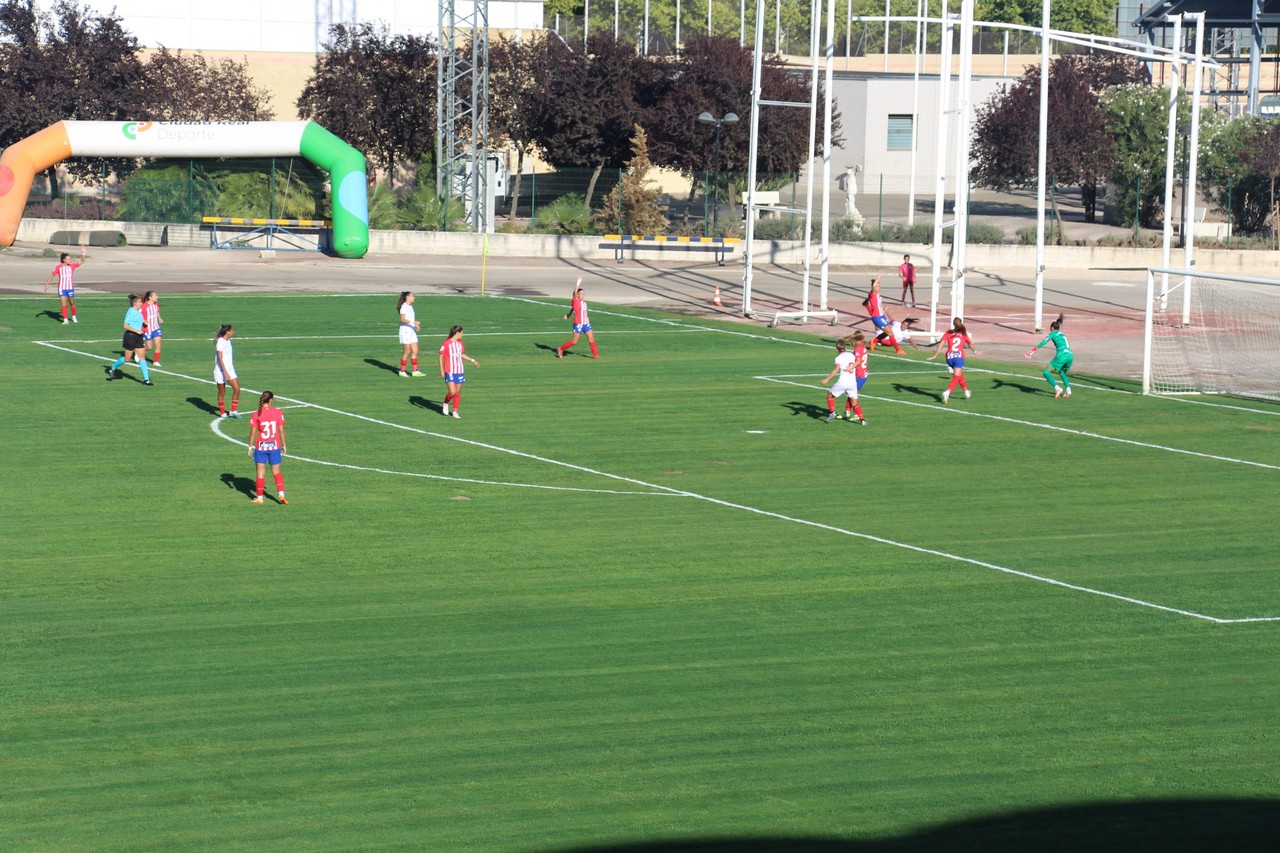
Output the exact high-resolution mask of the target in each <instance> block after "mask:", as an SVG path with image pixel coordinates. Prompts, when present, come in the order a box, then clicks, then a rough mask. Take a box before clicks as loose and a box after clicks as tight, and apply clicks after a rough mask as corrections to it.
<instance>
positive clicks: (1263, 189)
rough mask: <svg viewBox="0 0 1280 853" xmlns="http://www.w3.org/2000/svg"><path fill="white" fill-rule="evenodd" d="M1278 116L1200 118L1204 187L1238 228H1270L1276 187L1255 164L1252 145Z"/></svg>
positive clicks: (1212, 114) (1243, 230)
mask: <svg viewBox="0 0 1280 853" xmlns="http://www.w3.org/2000/svg"><path fill="white" fill-rule="evenodd" d="M1268 125H1270V126H1272V128H1274V126H1275V119H1272V118H1262V117H1258V116H1243V117H1241V118H1234V119H1233V118H1230V117H1228V116H1226V115H1224V114H1222V113H1216V112H1210V113H1207V114H1205V115H1204V117H1203V118H1202V120H1201V122H1200V164H1199V177H1200V191H1201V192H1203V193H1204V194H1205V196H1206V198H1208V199H1209V200H1210V201H1212V202H1213V204H1214V206H1215V207H1216V208H1217V209H1218V210H1220V211H1225V212H1226V213H1227V214H1228V215H1229V216H1230V217H1231V223H1232V227H1233V230H1234V231H1237V232H1241V233H1245V234H1256V233H1259V232H1261V231H1263V230H1264V229H1265V228H1266V224H1267V218H1268V216H1269V215H1270V213H1271V208H1272V203H1271V198H1272V188H1271V187H1270V186H1269V184H1270V181H1269V180H1268V179H1267V178H1266V177H1262V176H1259V175H1258V174H1257V173H1256V172H1255V171H1254V170H1253V168H1252V167H1251V165H1250V160H1252V156H1251V154H1252V152H1251V149H1252V148H1253V147H1254V145H1255V144H1256V143H1255V141H1254V140H1255V137H1256V136H1257V135H1258V132H1259V130H1262V129H1263V128H1266V127H1267V126H1268Z"/></svg>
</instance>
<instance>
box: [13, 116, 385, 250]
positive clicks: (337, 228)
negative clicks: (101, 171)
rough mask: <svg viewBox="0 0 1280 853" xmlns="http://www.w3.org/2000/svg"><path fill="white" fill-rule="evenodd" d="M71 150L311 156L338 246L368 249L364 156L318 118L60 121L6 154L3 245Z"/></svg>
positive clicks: (128, 153)
mask: <svg viewBox="0 0 1280 853" xmlns="http://www.w3.org/2000/svg"><path fill="white" fill-rule="evenodd" d="M68 157H305V158H306V159H307V160H310V161H311V162H312V163H314V164H315V165H316V166H318V167H319V168H321V169H324V170H325V171H326V172H328V173H329V185H330V192H331V193H332V201H333V250H334V252H335V253H336V254H337V255H338V256H339V257H343V258H362V257H364V254H365V253H366V252H367V251H369V190H368V186H367V184H366V177H365V162H364V155H363V154H361V153H360V152H359V151H357V150H356V149H354V148H352V147H351V146H350V145H348V144H347V143H346V142H343V141H342V140H341V139H339V138H338V137H336V136H334V135H333V134H332V133H330V132H329V131H327V130H325V129H324V128H323V127H321V126H320V125H318V124H316V123H315V122H313V121H241V122H181V121H60V122H58V123H57V124H53V125H50V126H49V127H46V128H45V129H44V130H42V131H40V132H39V133H36V134H33V135H31V136H28V137H27V138H26V139H23V140H22V141H20V142H16V143H14V144H13V145H10V146H9V147H8V148H6V149H5V150H4V153H3V154H0V246H11V245H13V241H14V238H15V237H16V236H17V234H18V224H19V223H20V222H21V221H22V211H23V209H24V208H25V207H26V206H27V196H28V195H29V194H30V192H31V182H32V181H33V180H34V179H35V176H36V174H37V173H38V172H42V171H44V170H45V169H47V168H49V167H50V166H52V165H53V164H55V163H58V162H61V161H62V160H65V159H67V158H68Z"/></svg>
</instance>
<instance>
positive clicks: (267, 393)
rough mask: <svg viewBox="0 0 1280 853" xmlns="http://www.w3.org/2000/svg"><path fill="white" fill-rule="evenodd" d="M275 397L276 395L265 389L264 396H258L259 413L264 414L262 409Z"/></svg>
mask: <svg viewBox="0 0 1280 853" xmlns="http://www.w3.org/2000/svg"><path fill="white" fill-rule="evenodd" d="M275 398H276V395H275V394H272V393H271V392H270V391H263V392H262V396H260V397H258V414H262V410H263V409H264V408H266V407H267V405H268V404H269V403H270V402H271V401H272V400H274V399H275Z"/></svg>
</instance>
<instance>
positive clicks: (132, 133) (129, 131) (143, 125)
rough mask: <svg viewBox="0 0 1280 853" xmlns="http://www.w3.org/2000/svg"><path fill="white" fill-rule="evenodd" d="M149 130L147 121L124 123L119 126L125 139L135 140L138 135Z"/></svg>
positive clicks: (149, 125)
mask: <svg viewBox="0 0 1280 853" xmlns="http://www.w3.org/2000/svg"><path fill="white" fill-rule="evenodd" d="M150 129H151V122H149V121H126V122H125V123H124V124H123V125H121V126H120V131H121V132H122V133H123V134H124V135H125V138H126V139H137V138H138V134H139V133H145V132H146V131H148V130H150Z"/></svg>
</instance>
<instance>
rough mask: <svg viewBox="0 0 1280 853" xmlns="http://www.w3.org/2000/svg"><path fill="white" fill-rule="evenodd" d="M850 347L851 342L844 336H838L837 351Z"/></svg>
mask: <svg viewBox="0 0 1280 853" xmlns="http://www.w3.org/2000/svg"><path fill="white" fill-rule="evenodd" d="M848 348H849V344H848V343H846V342H845V339H844V338H836V352H844V351H845V350H847V349H848Z"/></svg>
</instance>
